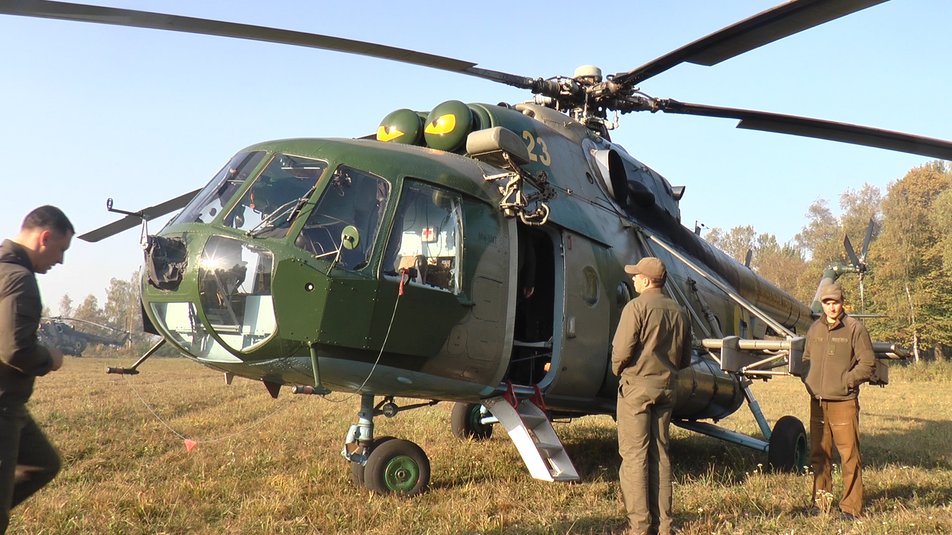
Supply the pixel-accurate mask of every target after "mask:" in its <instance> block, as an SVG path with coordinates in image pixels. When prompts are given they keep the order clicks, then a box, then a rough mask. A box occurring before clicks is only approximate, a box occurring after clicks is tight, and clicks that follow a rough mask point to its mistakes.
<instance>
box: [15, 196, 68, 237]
mask: <svg viewBox="0 0 952 535" xmlns="http://www.w3.org/2000/svg"><path fill="white" fill-rule="evenodd" d="M38 228H42V229H50V230H55V231H56V232H57V233H58V234H60V235H61V236H65V235H66V234H76V229H74V228H73V224H72V223H70V221H69V218H68V217H66V214H64V213H63V211H62V210H60V209H59V208H57V207H55V206H50V205H48V204H47V205H45V206H40V207H39V208H36V209H34V210H33V211H32V212H30V213H29V214H27V215H26V217H24V218H23V224H22V225H20V229H21V230H33V229H38Z"/></svg>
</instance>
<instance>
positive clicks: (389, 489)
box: [364, 439, 430, 496]
mask: <svg viewBox="0 0 952 535" xmlns="http://www.w3.org/2000/svg"><path fill="white" fill-rule="evenodd" d="M364 483H365V484H366V485H367V488H369V489H370V490H372V491H374V492H376V493H378V494H399V495H402V496H415V495H417V494H420V493H422V492H424V491H425V490H426V489H427V488H428V487H429V486H430V460H429V459H427V458H426V453H424V452H423V450H422V449H420V446H417V445H416V444H414V443H413V442H410V441H409V440H400V439H393V440H388V441H386V442H384V443H382V444H380V445H379V446H377V447H375V448H374V449H373V450H372V451H371V452H370V457H368V458H367V466H365V467H364Z"/></svg>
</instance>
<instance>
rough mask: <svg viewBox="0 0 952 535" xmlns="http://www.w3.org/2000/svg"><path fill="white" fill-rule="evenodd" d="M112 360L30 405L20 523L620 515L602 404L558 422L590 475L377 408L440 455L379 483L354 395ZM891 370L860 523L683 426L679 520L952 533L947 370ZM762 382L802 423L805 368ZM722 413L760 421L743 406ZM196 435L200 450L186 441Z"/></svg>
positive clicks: (873, 427)
mask: <svg viewBox="0 0 952 535" xmlns="http://www.w3.org/2000/svg"><path fill="white" fill-rule="evenodd" d="M124 363H125V362H124ZM115 364H116V361H114V360H105V359H89V358H83V359H73V360H70V361H68V363H67V367H66V368H64V370H62V371H61V372H58V373H54V374H52V375H50V376H48V377H45V378H42V379H40V380H39V381H38V382H37V391H36V394H35V395H34V399H33V401H32V402H31V408H32V409H31V410H32V411H33V414H34V416H35V417H36V418H37V420H38V421H40V422H41V425H42V426H43V427H44V428H45V429H46V430H47V432H48V434H49V435H50V437H51V438H52V439H53V441H54V442H55V443H56V444H57V445H58V447H59V448H60V451H61V452H62V455H63V457H64V460H65V469H64V471H63V473H62V474H61V475H60V476H59V477H58V478H57V479H56V480H55V481H54V482H53V484H51V485H50V486H49V487H48V488H46V489H44V490H43V491H42V492H41V493H39V494H38V495H36V496H35V497H33V499H31V500H30V501H28V502H27V503H26V504H24V505H23V506H21V507H20V508H18V509H16V510H15V511H14V515H13V523H12V525H11V528H10V533H17V534H31V535H37V534H64V533H83V534H86V533H92V534H99V533H115V534H156V533H170V534H172V533H174V534H180V533H181V534H184V533H189V534H192V533H198V534H212V533H215V534H218V533H242V534H244V533H247V534H259V533H260V534H270V533H322V534H324V533H326V534H332V533H367V534H377V533H379V534H385V533H386V534H389V533H403V534H418V533H419V534H443V533H447V534H449V533H468V534H474V533H482V534H490V533H492V534H522V533H532V534H563V533H573V534H600V533H611V532H612V531H613V530H614V529H616V528H618V526H620V525H621V522H622V508H621V504H620V501H619V499H618V497H617V494H618V482H617V469H618V458H617V454H616V444H615V430H614V424H613V422H612V420H611V419H609V418H607V417H588V418H582V419H579V420H576V421H574V422H572V423H570V424H564V425H560V426H557V429H558V430H559V431H560V433H561V435H562V437H563V440H564V442H565V443H566V445H567V448H568V449H569V452H570V454H571V455H572V457H573V458H574V460H575V462H576V465H577V467H578V469H579V471H580V473H581V474H582V476H583V482H582V483H579V484H552V483H544V482H538V481H535V480H533V479H531V478H530V477H529V475H528V473H527V471H526V469H525V468H524V466H523V464H522V462H521V460H520V459H519V458H518V455H517V453H516V452H515V448H514V447H513V446H512V444H511V442H510V441H509V440H508V438H507V437H506V435H505V432H504V430H502V429H497V430H496V435H495V436H494V437H493V438H492V439H491V440H489V441H487V442H482V443H477V442H459V441H457V440H456V439H455V438H453V436H452V434H451V433H450V430H449V424H448V421H449V411H450V408H451V407H450V405H449V404H441V405H437V406H435V407H432V408H426V409H419V410H415V411H411V412H408V413H406V414H401V415H400V416H398V417H397V418H395V419H392V420H387V419H385V418H379V419H378V420H377V424H378V426H377V432H378V434H387V435H395V436H398V437H401V438H407V439H410V440H413V441H415V442H417V443H418V444H420V445H421V446H422V447H423V448H424V449H425V450H426V451H427V454H428V455H429V457H430V460H431V463H432V465H433V479H432V489H431V490H430V492H428V493H427V494H425V495H423V496H420V497H417V498H414V499H401V498H398V497H391V496H385V497H382V496H376V495H372V494H371V493H370V492H369V491H367V490H365V489H362V488H357V487H354V486H353V485H352V484H351V482H350V470H349V469H348V467H347V465H346V464H345V462H344V461H343V459H341V457H340V456H339V455H338V452H339V451H340V449H341V446H342V442H343V437H344V434H345V433H346V431H347V427H348V426H349V425H350V423H351V422H352V421H353V420H354V419H355V417H356V411H357V400H356V398H353V397H348V396H346V395H343V394H334V395H332V396H330V398H329V399H327V400H321V399H319V398H316V397H298V396H292V395H290V394H289V393H282V395H281V396H280V397H279V398H278V399H277V400H272V399H271V398H270V397H268V395H267V393H266V391H265V389H264V387H262V386H261V385H260V384H258V383H254V382H251V381H243V380H238V379H236V380H235V383H234V384H233V385H231V386H226V385H225V384H224V381H223V380H222V378H221V375H220V374H217V373H215V372H212V371H210V370H207V369H205V368H203V367H200V366H198V365H195V364H193V363H191V362H188V361H185V360H182V359H153V360H151V361H149V362H148V363H146V364H145V365H144V366H143V367H142V371H143V373H142V374H141V375H139V376H136V377H118V376H107V375H105V374H104V373H103V370H104V368H105V366H106V365H115ZM893 375H894V376H893V383H894V384H892V385H890V386H889V387H888V388H886V389H879V388H866V389H865V390H864V392H863V398H862V405H863V416H862V429H863V454H864V462H865V465H866V467H865V471H864V476H865V480H866V487H867V506H868V512H867V515H866V516H865V517H864V518H863V519H862V523H861V524H853V525H851V524H847V523H845V522H841V521H839V520H836V519H834V518H833V517H828V516H821V517H810V516H806V515H805V514H804V513H805V509H806V507H807V505H808V494H809V492H810V485H811V480H810V476H808V475H791V474H773V473H768V472H765V471H764V470H763V469H762V468H761V465H760V463H763V462H765V460H764V457H763V456H762V455H760V454H757V453H756V452H753V451H750V450H746V449H743V448H740V447H736V446H732V445H728V444H725V443H722V442H718V441H716V440H713V439H710V438H707V437H702V436H698V435H693V434H690V433H687V432H684V431H681V430H675V432H674V434H675V441H674V444H673V446H672V450H673V452H672V453H673V457H674V464H675V469H676V474H675V477H676V486H675V514H676V520H677V522H678V523H679V524H680V525H681V527H682V533H684V534H708V533H723V534H728V533H730V534H735V533H751V534H753V533H789V534H794V533H796V534H800V533H848V532H855V533H947V532H952V446H950V445H952V422H950V421H949V417H948V415H949V414H950V413H952V391H950V387H952V382H950V379H949V378H950V376H952V367H950V366H948V365H946V366H942V365H932V367H924V368H921V369H910V370H900V371H899V373H894V374H893ZM754 390H755V392H756V394H757V395H758V397H759V400H760V402H761V405H762V407H763V409H764V411H765V414H767V415H768V418H770V419H771V421H775V420H776V419H777V418H779V417H780V416H782V415H783V414H794V415H796V416H798V417H800V418H801V419H803V420H805V419H806V418H805V416H806V399H805V396H804V393H803V390H802V386H801V385H800V384H799V382H798V381H796V380H791V379H778V380H774V381H772V382H771V383H769V384H757V385H755V386H754ZM140 397H141V400H140ZM143 400H144V401H145V402H146V403H147V404H148V407H149V408H147V406H146V405H145V404H144V403H143ZM150 408H151V410H154V412H155V414H156V415H158V416H160V417H161V418H162V420H161V421H160V420H159V419H158V418H157V417H156V416H155V415H153V413H152V412H150ZM724 424H725V425H727V426H729V427H731V428H733V429H737V430H739V431H742V432H747V433H751V434H753V433H755V431H756V427H755V425H754V422H753V419H752V418H751V417H750V416H749V413H747V412H746V410H745V409H742V411H739V412H738V413H737V414H736V415H734V416H732V417H731V418H730V419H728V420H727V421H725V422H724ZM183 438H190V439H192V440H196V441H198V447H197V448H196V449H194V450H193V451H192V452H191V453H187V452H186V449H185V447H184V443H183Z"/></svg>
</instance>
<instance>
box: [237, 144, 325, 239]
mask: <svg viewBox="0 0 952 535" xmlns="http://www.w3.org/2000/svg"><path fill="white" fill-rule="evenodd" d="M325 169H327V163H326V162H323V161H320V160H312V159H310V158H302V157H299V156H289V155H287V154H276V155H275V156H274V158H273V159H272V160H271V162H270V163H269V164H268V167H266V168H265V170H264V171H262V173H261V176H259V177H258V179H257V180H255V183H254V185H252V186H251V188H249V189H248V190H247V191H246V192H245V194H244V196H243V197H242V198H241V201H239V202H238V204H236V205H235V207H234V208H232V209H231V212H229V213H228V216H227V217H225V219H224V221H223V223H224V224H225V226H228V227H233V228H237V229H242V230H245V231H248V232H250V233H251V234H253V235H256V236H267V237H271V238H283V237H285V236H286V235H287V234H288V228H289V227H290V226H291V221H293V219H294V217H295V216H296V215H297V214H298V213H299V212H300V210H301V208H303V207H304V203H306V202H307V200H308V198H309V197H310V196H311V193H312V192H313V191H314V188H315V185H316V184H317V180H318V179H319V178H320V177H321V174H323V173H324V170H325Z"/></svg>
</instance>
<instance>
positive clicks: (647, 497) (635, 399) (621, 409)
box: [617, 376, 674, 534]
mask: <svg viewBox="0 0 952 535" xmlns="http://www.w3.org/2000/svg"><path fill="white" fill-rule="evenodd" d="M673 408H674V390H673V389H672V388H671V386H670V385H669V384H668V382H667V381H665V380H661V379H656V378H645V377H625V376H623V377H622V378H621V383H620V385H619V388H618V406H617V413H618V414H617V418H618V453H619V454H620V455H621V467H620V468H619V470H618V479H619V483H620V484H621V493H622V499H623V500H624V502H625V509H626V511H627V513H628V524H629V526H630V527H631V529H632V530H634V531H635V532H637V533H662V534H667V533H670V532H671V504H672V488H671V461H670V459H669V458H668V443H669V442H670V434H669V428H670V424H671V411H672V410H673Z"/></svg>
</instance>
